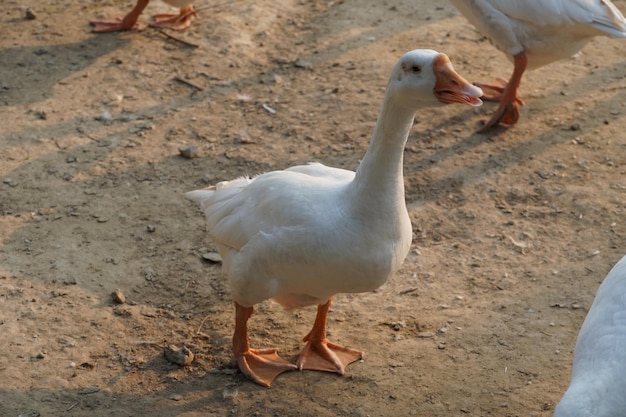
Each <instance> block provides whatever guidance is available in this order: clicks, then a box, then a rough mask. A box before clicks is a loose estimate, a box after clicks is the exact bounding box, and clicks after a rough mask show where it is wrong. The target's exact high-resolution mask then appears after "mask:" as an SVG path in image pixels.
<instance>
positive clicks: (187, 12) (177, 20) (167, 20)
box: [90, 0, 196, 33]
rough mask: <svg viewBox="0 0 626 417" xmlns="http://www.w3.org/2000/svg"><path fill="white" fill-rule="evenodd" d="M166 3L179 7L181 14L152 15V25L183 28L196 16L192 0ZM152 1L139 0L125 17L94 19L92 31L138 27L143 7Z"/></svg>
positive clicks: (164, 0)
mask: <svg viewBox="0 0 626 417" xmlns="http://www.w3.org/2000/svg"><path fill="white" fill-rule="evenodd" d="M163 2H164V3H167V4H169V5H170V6H174V7H178V8H179V9H180V13H179V14H169V13H166V14H157V15H154V16H152V17H153V19H154V20H155V22H154V23H152V24H151V26H154V27H161V28H168V29H174V30H182V29H185V28H187V27H189V25H190V24H191V21H192V20H193V18H194V17H195V16H196V13H195V12H194V8H193V5H192V0H163ZM148 3H150V0H137V3H136V4H135V7H133V9H132V10H131V11H130V12H128V14H127V15H126V16H124V17H123V18H117V19H115V20H94V21H91V22H90V24H91V25H92V26H93V27H94V28H93V29H92V32H96V33H103V32H118V31H122V30H130V29H134V28H136V27H137V25H138V23H137V19H139V16H140V15H141V13H142V12H143V9H145V8H146V6H147V5H148Z"/></svg>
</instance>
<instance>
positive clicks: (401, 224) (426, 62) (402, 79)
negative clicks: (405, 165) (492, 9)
mask: <svg viewBox="0 0 626 417" xmlns="http://www.w3.org/2000/svg"><path fill="white" fill-rule="evenodd" d="M481 95H482V91H481V90H480V89H479V88H478V87H475V86H473V85H470V84H469V83H468V82H467V81H465V80H464V79H463V78H462V77H461V76H459V75H458V74H457V73H456V72H455V71H454V69H453V68H452V64H451V63H450V60H449V59H448V57H447V56H446V55H444V54H441V53H438V52H435V51H432V50H414V51H411V52H408V53H406V54H405V55H404V56H402V57H401V58H400V60H399V61H398V62H397V63H396V65H395V66H394V67H393V70H392V72H391V77H390V79H389V82H388V84H387V91H386V93H385V98H384V100H383V104H382V108H381V110H380V116H379V118H378V122H377V123H376V127H375V129H374V133H373V135H372V138H371V142H370V144H369V148H368V150H367V152H366V154H365V156H364V158H363V160H362V161H361V163H360V165H359V168H358V170H357V172H356V173H354V172H352V171H347V170H344V169H339V168H331V167H327V166H325V165H322V164H319V163H313V164H309V165H303V166H294V167H291V168H288V169H286V170H283V171H272V172H268V173H265V174H262V175H259V176H257V177H255V178H252V179H249V178H240V179H237V180H234V181H226V182H221V183H219V184H217V185H216V186H215V187H211V188H209V189H205V190H197V191H191V192H189V193H187V194H186V195H185V196H186V197H187V198H189V199H190V200H193V201H196V202H198V203H200V204H201V207H202V209H203V210H204V213H205V214H206V217H207V220H208V231H209V235H210V236H211V238H212V239H213V240H214V241H215V244H216V245H217V248H218V251H219V253H220V254H221V256H222V258H223V260H224V262H223V268H224V272H225V273H226V275H228V277H229V278H230V287H231V291H232V297H233V300H234V302H235V333H234V336H233V353H234V355H235V357H236V358H237V362H238V364H239V368H240V369H241V371H242V372H243V373H244V374H245V375H247V376H248V377H249V378H250V379H252V380H253V381H254V382H256V383H258V384H261V385H264V386H269V385H270V384H271V383H272V381H273V380H274V378H275V377H276V376H277V375H278V374H280V373H282V372H284V371H288V370H292V369H296V366H294V365H293V364H291V363H289V362H287V361H285V360H283V359H281V358H280V357H279V356H278V354H277V353H276V349H261V350H257V349H252V348H250V346H249V343H248V334H247V321H248V318H249V317H250V316H251V315H252V312H253V306H254V305H255V304H257V303H259V302H261V301H263V300H267V299H270V298H272V299H274V300H275V301H277V302H278V303H280V304H281V305H283V306H284V307H285V308H287V309H294V308H301V307H306V306H311V305H317V317H316V319H315V323H314V324H313V328H312V330H311V331H310V332H309V334H308V335H307V336H306V337H305V338H304V340H305V341H306V342H307V343H306V346H305V347H304V350H303V351H302V353H301V354H300V356H299V359H298V361H297V368H298V369H301V370H302V369H310V370H318V371H327V372H336V373H338V374H343V373H344V371H345V367H346V366H347V365H348V364H350V363H352V362H354V361H356V360H358V359H360V358H361V357H362V356H363V353H362V352H361V351H359V350H355V349H351V348H347V347H343V346H339V345H337V344H335V343H332V342H330V341H328V340H327V339H326V317H327V314H328V310H329V308H330V303H331V297H332V296H333V295H335V294H338V293H358V292H365V291H371V290H374V289H376V288H378V287H379V286H381V285H382V284H383V283H384V282H385V281H386V280H387V279H388V278H389V276H390V275H391V274H393V273H394V272H395V271H396V270H397V269H398V268H399V267H400V265H402V262H403V261H404V258H405V257H406V255H407V253H408V251H409V247H410V245H411V237H412V228H411V223H410V220H409V215H408V213H407V209H406V204H405V201H404V181H403V175H402V159H403V153H404V146H405V144H406V141H407V136H408V134H409V131H410V130H411V127H412V125H413V118H414V116H415V112H416V111H417V110H418V109H420V108H423V107H433V106H438V105H441V104H442V103H466V104H469V105H472V106H477V105H480V104H481V101H480V99H479V98H478V97H480V96H481Z"/></svg>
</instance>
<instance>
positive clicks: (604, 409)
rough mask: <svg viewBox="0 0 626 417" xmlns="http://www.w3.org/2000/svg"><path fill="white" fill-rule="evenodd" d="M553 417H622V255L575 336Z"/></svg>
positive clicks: (625, 340) (625, 261) (625, 355)
mask: <svg viewBox="0 0 626 417" xmlns="http://www.w3.org/2000/svg"><path fill="white" fill-rule="evenodd" d="M554 417H626V256H624V257H623V258H622V259H621V260H620V261H619V262H618V263H617V264H616V265H615V266H614V267H613V269H611V271H610V272H609V274H608V275H607V276H606V278H605V279H604V282H602V285H600V288H599V289H598V292H597V294H596V298H595V300H594V301H593V304H592V305H591V308H590V309H589V312H588V313H587V317H586V318H585V321H584V322H583V325H582V327H581V329H580V333H579V334H578V340H577V341H576V349H575V350H574V365H573V367H572V379H571V382H570V386H569V388H568V389H567V391H566V392H565V394H564V395H563V398H562V399H561V401H560V402H559V404H558V405H557V406H556V408H555V410H554Z"/></svg>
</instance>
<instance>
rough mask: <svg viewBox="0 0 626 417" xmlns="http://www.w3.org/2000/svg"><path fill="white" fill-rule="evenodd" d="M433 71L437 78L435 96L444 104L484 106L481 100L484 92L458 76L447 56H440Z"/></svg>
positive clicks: (436, 59)
mask: <svg viewBox="0 0 626 417" xmlns="http://www.w3.org/2000/svg"><path fill="white" fill-rule="evenodd" d="M433 71H434V72H435V77H437V83H436V84H435V88H434V89H433V94H434V95H435V97H437V99H438V100H439V101H441V102H442V103H446V104H449V103H465V104H469V105H470V106H480V105H482V104H483V102H482V101H481V99H480V97H482V95H483V90H481V89H480V88H478V87H476V86H475V85H472V84H470V83H468V82H467V80H465V78H463V77H461V76H460V75H459V74H457V72H456V71H455V70H454V68H452V63H451V62H450V59H449V58H448V56H447V55H445V54H439V55H438V56H437V57H436V58H435V62H434V64H433Z"/></svg>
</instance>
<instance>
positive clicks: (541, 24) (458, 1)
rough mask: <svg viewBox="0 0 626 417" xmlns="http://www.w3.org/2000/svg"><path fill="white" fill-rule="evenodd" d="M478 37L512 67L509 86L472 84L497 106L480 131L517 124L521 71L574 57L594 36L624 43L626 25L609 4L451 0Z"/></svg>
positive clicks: (579, 0) (591, 1) (598, 1)
mask: <svg viewBox="0 0 626 417" xmlns="http://www.w3.org/2000/svg"><path fill="white" fill-rule="evenodd" d="M451 2H452V4H453V5H454V6H455V7H456V8H457V9H458V10H459V11H460V12H461V14H463V15H464V16H465V17H466V18H467V20H468V21H469V22H470V23H472V24H473V25H474V26H475V27H476V29H478V31H479V32H481V33H482V34H483V35H485V36H486V37H487V38H489V40H490V42H491V43H492V44H493V45H494V46H495V47H496V48H497V49H499V50H500V51H502V52H503V53H505V54H506V56H507V57H508V58H509V60H511V61H512V62H513V65H514V69H513V74H512V76H511V78H510V80H509V81H508V83H506V82H502V81H497V82H494V83H484V84H477V85H479V86H481V87H483V88H484V89H485V91H486V92H487V93H488V94H487V95H486V96H485V97H484V98H485V99H486V100H493V101H499V102H500V106H499V107H498V109H497V110H496V112H495V113H494V115H493V116H492V117H491V119H490V120H489V121H488V122H487V123H486V124H485V127H484V128H483V130H486V129H488V128H490V127H493V126H496V125H498V124H500V123H503V124H507V125H512V124H515V123H517V121H518V119H519V109H518V105H521V104H523V102H522V100H521V99H520V98H519V96H518V94H517V90H518V88H519V85H520V83H521V78H522V75H523V73H524V71H525V70H527V69H529V70H531V69H535V68H539V67H542V66H544V65H547V64H550V63H552V62H554V61H557V60H560V59H563V58H568V57H570V56H572V55H574V54H576V53H577V52H579V51H580V50H581V49H582V48H583V47H584V46H585V45H586V44H587V42H589V40H591V39H592V38H593V37H595V36H610V37H618V38H624V37H626V19H625V18H624V16H623V15H622V13H621V12H620V11H619V10H618V9H617V7H615V5H614V4H613V3H611V1H609V0H451Z"/></svg>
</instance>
